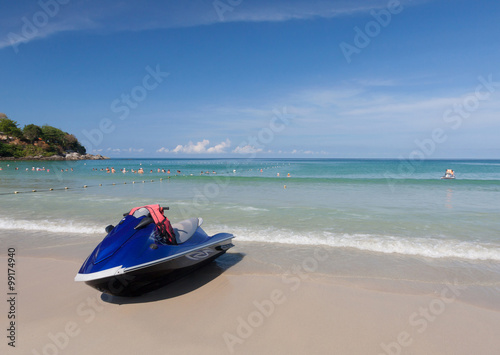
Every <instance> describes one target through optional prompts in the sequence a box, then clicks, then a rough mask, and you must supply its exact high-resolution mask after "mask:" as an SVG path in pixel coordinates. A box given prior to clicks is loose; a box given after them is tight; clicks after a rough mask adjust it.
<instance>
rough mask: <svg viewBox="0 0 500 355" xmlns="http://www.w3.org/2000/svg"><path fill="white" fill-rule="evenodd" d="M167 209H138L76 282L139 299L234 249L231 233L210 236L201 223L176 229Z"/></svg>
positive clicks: (114, 231) (111, 229)
mask: <svg viewBox="0 0 500 355" xmlns="http://www.w3.org/2000/svg"><path fill="white" fill-rule="evenodd" d="M165 210H168V207H165V208H162V207H160V205H147V206H141V207H136V208H133V209H132V210H131V211H130V212H127V213H125V214H124V217H123V218H122V219H121V220H120V222H119V223H118V224H117V225H116V227H115V226H112V225H109V226H107V227H106V232H107V235H106V237H105V238H104V239H103V240H102V241H101V242H100V243H99V245H97V247H96V248H95V249H94V251H93V252H92V253H91V254H90V255H89V256H88V258H87V260H85V262H84V263H83V265H82V267H81V268H80V271H78V274H77V275H76V277H75V281H80V282H85V283H86V284H87V285H89V286H91V287H93V288H95V289H97V290H99V291H101V292H104V293H108V294H111V295H115V296H125V297H127V296H139V295H141V294H144V293H147V292H150V291H153V290H155V289H157V288H159V287H162V286H164V285H166V284H168V283H170V282H172V281H174V280H176V279H178V278H179V277H182V276H184V275H186V274H187V273H189V272H191V271H193V270H195V269H197V268H199V267H201V266H203V265H205V264H207V263H209V262H210V261H212V260H214V259H216V258H217V257H219V256H221V255H222V254H224V253H225V252H226V251H227V250H228V249H230V248H231V247H233V246H234V245H233V244H232V243H231V241H232V239H233V238H234V236H233V235H232V234H229V233H218V234H215V235H213V236H209V235H207V233H205V231H204V230H203V229H202V228H201V224H202V223H203V220H202V219H201V218H190V219H187V220H184V221H182V222H179V223H174V224H171V223H170V221H169V220H168V218H167V217H166V216H165V215H164V211H165Z"/></svg>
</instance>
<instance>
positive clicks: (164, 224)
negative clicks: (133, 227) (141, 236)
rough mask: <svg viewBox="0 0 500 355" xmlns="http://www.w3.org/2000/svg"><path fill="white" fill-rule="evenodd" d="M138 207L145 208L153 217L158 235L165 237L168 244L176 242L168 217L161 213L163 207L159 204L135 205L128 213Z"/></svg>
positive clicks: (131, 212)
mask: <svg viewBox="0 0 500 355" xmlns="http://www.w3.org/2000/svg"><path fill="white" fill-rule="evenodd" d="M140 208H146V209H147V210H148V211H149V213H150V214H151V218H153V221H154V222H155V224H156V228H158V232H159V233H160V236H162V237H163V238H165V239H166V240H167V242H168V243H170V244H177V241H176V239H175V233H174V230H173V228H172V224H170V221H169V220H168V218H167V217H166V216H165V215H164V214H163V212H164V210H163V207H160V205H146V206H141V207H135V208H132V209H131V210H130V212H129V215H133V214H134V212H135V211H137V210H138V209H140Z"/></svg>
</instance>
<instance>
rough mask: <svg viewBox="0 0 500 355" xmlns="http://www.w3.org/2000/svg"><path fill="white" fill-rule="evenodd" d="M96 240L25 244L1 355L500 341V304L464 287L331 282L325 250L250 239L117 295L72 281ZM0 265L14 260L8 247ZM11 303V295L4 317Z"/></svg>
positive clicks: (402, 350)
mask: <svg viewBox="0 0 500 355" xmlns="http://www.w3.org/2000/svg"><path fill="white" fill-rule="evenodd" d="M89 248H91V243H83V244H74V245H67V246H63V247H59V248H57V247H54V248H37V249H33V250H25V251H24V252H23V251H21V252H20V255H18V256H17V259H16V279H17V280H16V291H17V295H16V303H15V313H16V318H15V328H16V330H15V348H14V347H11V346H9V345H8V342H9V341H10V340H9V339H8V338H6V337H4V341H3V344H2V354H34V355H39V354H40V355H44V354H74V355H77V354H109V353H116V354H118V353H119V354H139V353H149V354H257V353H258V354H472V353H474V354H493V353H495V352H496V351H497V350H498V349H499V348H500V340H499V339H498V336H497V333H498V329H500V312H499V311H498V310H495V309H492V308H491V307H487V306H485V305H481V304H472V303H471V302H469V301H467V297H465V295H466V293H467V291H468V290H467V286H464V285H454V284H452V283H441V284H439V283H434V284H433V286H432V289H433V291H432V292H431V291H429V289H428V288H426V289H424V288H422V287H420V286H419V284H418V283H413V284H411V287H404V288H401V287H400V288H398V287H397V284H395V283H393V285H392V287H386V286H387V282H388V280H385V283H384V282H382V281H381V280H377V279H376V278H373V279H372V280H369V279H367V278H366V277H364V278H363V280H356V278H355V277H347V278H332V277H329V276H328V275H325V274H323V273H321V272H319V267H318V265H319V264H321V262H322V261H324V260H326V258H327V254H326V253H327V252H328V251H327V250H326V251H325V249H323V250H319V249H317V250H316V251H314V250H313V249H311V250H310V253H309V256H307V257H304V258H303V259H302V261H300V262H298V263H296V264H295V265H290V268H288V269H286V270H284V269H279V268H276V267H273V266H272V264H269V265H266V264H265V263H264V262H263V261H262V260H260V261H256V260H255V259H254V258H252V257H251V254H252V252H253V250H252V245H251V244H245V243H242V244H240V245H237V246H236V247H235V248H233V249H232V250H231V251H230V252H228V253H227V254H226V255H224V256H223V257H222V258H220V262H217V263H215V262H214V263H212V264H210V265H208V266H206V267H205V268H203V269H201V270H199V271H198V272H196V273H193V274H191V275H189V276H187V277H185V278H184V279H181V280H179V281H177V282H175V283H173V284H171V285H168V286H166V287H164V288H162V289H159V290H157V291H154V292H152V293H149V294H146V295H144V296H141V297H137V298H118V297H112V296H108V295H105V294H102V293H100V292H97V291H96V290H94V289H92V288H90V287H88V286H86V285H84V284H82V283H76V282H74V281H73V278H74V276H75V274H76V271H77V270H78V268H79V267H80V265H81V263H82V262H83V260H84V258H85V257H86V254H87V252H88V250H89ZM23 253H24V254H25V255H23ZM0 263H1V265H4V267H5V268H6V267H7V266H6V265H7V257H6V256H5V255H4V256H2V257H1V258H0ZM257 264H258V265H257ZM3 274H4V276H3V278H2V290H3V294H4V296H5V295H6V293H7V291H6V285H7V280H6V276H5V273H3ZM389 282H390V281H389ZM384 289H385V290H384ZM410 289H411V290H412V291H411V292H409V291H408V290H410ZM387 290H389V291H387ZM403 290H405V291H403ZM5 297H7V296H5ZM6 305H7V307H6ZM8 307H9V304H8V302H3V306H2V314H3V315H6V314H7V313H8V311H9V309H8ZM7 321H8V320H7V318H6V317H4V321H3V325H4V327H5V328H7V326H9V324H8V323H7Z"/></svg>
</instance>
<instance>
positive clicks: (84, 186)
mask: <svg viewBox="0 0 500 355" xmlns="http://www.w3.org/2000/svg"><path fill="white" fill-rule="evenodd" d="M168 179H170V177H168ZM159 181H163V178H160V179H159ZM138 182H140V183H143V184H146V183H153V182H155V180H154V179H151V180H149V181H147V180H141V181H132V182H127V181H124V182H123V184H117V183H116V182H112V183H108V184H98V185H83V186H80V187H68V186H65V187H59V188H57V187H56V188H53V187H51V188H45V189H31V190H26V191H12V192H0V195H12V194H16V195H17V194H27V193H33V192H51V191H66V190H80V189H84V190H85V189H88V188H91V187H103V186H116V185H127V184H130V183H131V184H136V183H138Z"/></svg>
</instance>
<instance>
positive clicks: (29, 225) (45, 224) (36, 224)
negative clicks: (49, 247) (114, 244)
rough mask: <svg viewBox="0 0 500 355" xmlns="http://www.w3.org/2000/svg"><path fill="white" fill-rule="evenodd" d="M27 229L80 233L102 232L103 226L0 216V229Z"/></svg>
mask: <svg viewBox="0 0 500 355" xmlns="http://www.w3.org/2000/svg"><path fill="white" fill-rule="evenodd" d="M2 229H3V230H8V229H14V230H27V231H43V232H51V233H78V234H102V233H103V228H102V226H100V227H97V226H89V225H85V224H83V223H77V222H73V221H66V220H53V221H49V220H32V221H28V220H22V219H17V220H12V219H4V218H0V230H2Z"/></svg>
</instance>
